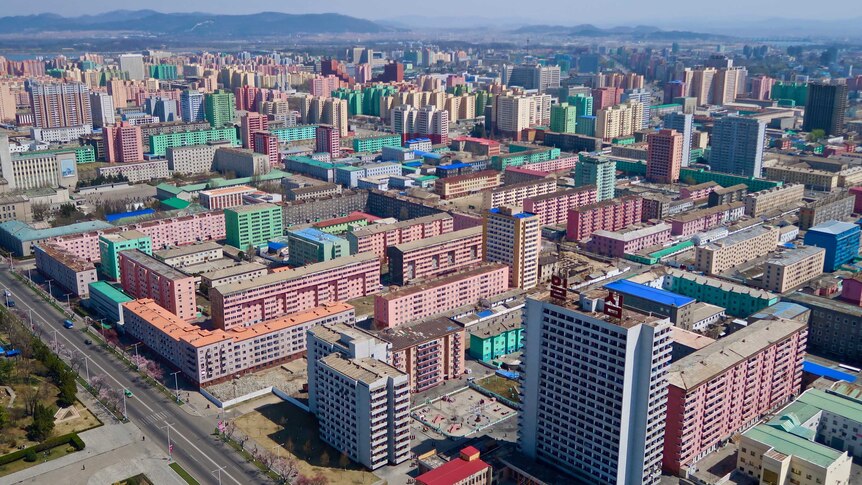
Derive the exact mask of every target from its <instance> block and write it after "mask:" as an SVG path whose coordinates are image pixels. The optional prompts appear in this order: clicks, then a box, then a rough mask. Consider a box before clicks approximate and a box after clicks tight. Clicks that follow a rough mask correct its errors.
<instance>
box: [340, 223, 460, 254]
mask: <svg viewBox="0 0 862 485" xmlns="http://www.w3.org/2000/svg"><path fill="white" fill-rule="evenodd" d="M452 230H453V219H452V216H450V215H449V214H446V213H439V214H433V215H430V216H425V217H417V218H415V219H407V220H406V221H401V222H396V223H395V224H372V225H370V226H365V227H360V228H357V229H353V230H352V231H350V232H348V233H347V234H345V236H344V237H345V238H346V239H347V241H348V242H349V243H350V253H351V254H356V253H365V252H372V253H374V254H376V255H377V256H378V257H379V258H381V259H383V260H385V259H386V249H387V248H389V247H390V246H397V245H398V244H405V243H409V242H413V241H420V240H423V239H430V238H432V237H434V236H439V235H440V234H445V233H447V232H452Z"/></svg>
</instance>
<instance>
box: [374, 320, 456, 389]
mask: <svg viewBox="0 0 862 485" xmlns="http://www.w3.org/2000/svg"><path fill="white" fill-rule="evenodd" d="M378 338H380V339H381V340H383V341H385V342H389V343H390V344H391V354H390V355H391V358H390V360H389V361H388V362H389V363H390V364H392V366H393V367H395V368H397V369H399V370H401V371H402V372H404V373H406V374H407V375H408V377H409V379H410V391H411V392H423V391H427V390H428V389H431V388H433V387H436V386H438V385H440V384H443V383H444V382H445V381H447V380H449V379H457V378H458V377H460V376H461V375H462V374H463V373H464V371H465V367H464V354H465V351H464V348H465V346H466V342H465V333H464V328H463V327H461V326H460V325H454V324H453V323H452V321H451V320H449V319H448V318H436V319H431V320H426V321H424V322H419V323H416V324H411V325H402V326H400V327H397V328H394V329H391V330H388V331H385V332H381V333H380V334H379V335H378Z"/></svg>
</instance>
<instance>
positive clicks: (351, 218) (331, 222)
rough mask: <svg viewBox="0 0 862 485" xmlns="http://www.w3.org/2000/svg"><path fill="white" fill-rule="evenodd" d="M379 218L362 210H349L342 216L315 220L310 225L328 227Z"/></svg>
mask: <svg viewBox="0 0 862 485" xmlns="http://www.w3.org/2000/svg"><path fill="white" fill-rule="evenodd" d="M379 219H380V218H379V217H376V216H372V215H371V214H366V213H364V212H359V211H354V212H351V213H350V214H347V215H346V216H344V217H336V218H335V219H326V220H324V221H320V222H315V223H314V224H313V225H312V227H317V228H320V227H330V226H337V225H339V224H349V223H351V222H356V221H368V222H372V221H376V220H379Z"/></svg>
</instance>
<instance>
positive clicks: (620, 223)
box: [566, 195, 643, 241]
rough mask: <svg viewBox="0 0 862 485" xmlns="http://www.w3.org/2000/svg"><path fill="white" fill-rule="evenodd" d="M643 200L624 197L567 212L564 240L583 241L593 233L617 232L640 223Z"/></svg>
mask: <svg viewBox="0 0 862 485" xmlns="http://www.w3.org/2000/svg"><path fill="white" fill-rule="evenodd" d="M642 215H643V199H641V198H640V197H638V196H634V195H626V196H623V197H619V198H616V199H609V200H603V201H601V202H596V203H594V204H588V205H584V206H581V207H575V208H574V209H570V210H569V216H568V220H567V222H566V239H568V240H569V241H583V240H586V239H589V238H590V236H592V234H593V233H594V232H595V231H611V232H613V231H619V230H620V229H625V228H626V227H629V226H631V225H633V224H636V223H639V222H641V219H642Z"/></svg>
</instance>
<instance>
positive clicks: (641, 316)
mask: <svg viewBox="0 0 862 485" xmlns="http://www.w3.org/2000/svg"><path fill="white" fill-rule="evenodd" d="M580 296H581V297H582V298H586V299H602V300H603V299H605V297H606V296H608V292H607V291H606V290H603V289H594V290H587V291H585V292H583V293H581V294H580ZM527 299H528V300H530V299H534V300H539V301H546V302H549V303H553V304H554V305H559V306H560V307H562V308H566V309H568V310H571V311H574V312H576V313H580V314H582V315H586V316H588V317H590V318H593V319H595V320H601V321H603V322H607V323H610V324H613V325H617V326H619V327H621V328H626V329H628V328H632V327H635V326H637V325H649V326H656V325H659V324H662V323H664V322H669V320H668V319H667V318H665V317H661V316H657V315H647V314H646V313H641V312H636V311H632V310H628V309H623V311H622V318H616V317H613V316H611V315H608V314H606V313H604V312H590V311H586V310H584V309H583V307H582V306H581V302H580V300H579V299H574V300H573V299H567V300H566V301H565V303H564V304H562V305H560V304H559V303H557V302H554V301H553V300H552V299H551V295H550V293H549V292H545V293H538V294H534V295H531V296H528V297H527Z"/></svg>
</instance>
